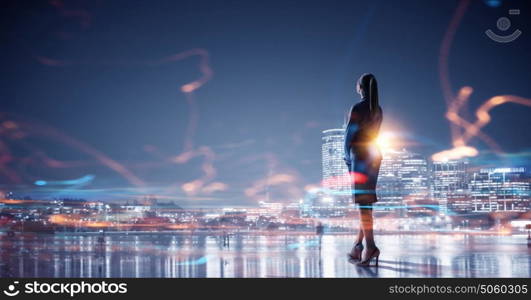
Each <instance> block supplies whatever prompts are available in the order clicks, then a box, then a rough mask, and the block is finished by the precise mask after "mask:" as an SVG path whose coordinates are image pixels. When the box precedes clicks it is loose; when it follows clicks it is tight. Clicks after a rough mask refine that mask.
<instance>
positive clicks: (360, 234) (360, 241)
mask: <svg viewBox="0 0 531 300" xmlns="http://www.w3.org/2000/svg"><path fill="white" fill-rule="evenodd" d="M363 237H364V235H363V226H362V223H361V210H360V229H359V231H358V237H357V238H356V240H355V241H354V245H358V244H361V243H362V242H363Z"/></svg>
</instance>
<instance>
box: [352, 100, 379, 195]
mask: <svg viewBox="0 0 531 300" xmlns="http://www.w3.org/2000/svg"><path fill="white" fill-rule="evenodd" d="M370 107H373V109H372V111H371V109H370ZM381 124H382V108H381V107H380V106H379V105H378V104H373V105H371V104H370V103H369V100H368V99H364V100H362V101H360V102H359V103H357V104H355V105H353V106H352V108H351V109H350V114H349V115H348V124H347V128H346V130H345V162H346V163H347V166H348V169H349V172H351V174H353V175H352V177H353V178H352V195H353V198H354V202H355V203H359V204H362V205H363V204H371V203H374V202H376V201H377V198H376V182H377V181H378V172H379V171H380V163H381V161H382V155H381V153H380V150H379V149H378V146H377V145H376V144H375V142H374V140H375V139H376V137H377V136H378V132H379V130H380V125H381Z"/></svg>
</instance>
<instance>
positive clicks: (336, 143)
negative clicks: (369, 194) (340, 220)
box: [321, 128, 351, 208]
mask: <svg viewBox="0 0 531 300" xmlns="http://www.w3.org/2000/svg"><path fill="white" fill-rule="evenodd" d="M322 142H323V144H322V149H321V150H322V164H323V188H324V189H325V191H328V192H329V193H330V194H331V196H333V202H334V203H333V204H334V205H335V206H336V207H344V208H346V207H348V206H349V205H350V204H351V196H350V193H351V179H350V176H349V175H348V169H347V166H346V164H345V161H344V159H343V158H344V157H345V150H344V147H345V146H344V143H345V129H344V128H343V129H340V128H338V129H328V130H324V131H323V136H322Z"/></svg>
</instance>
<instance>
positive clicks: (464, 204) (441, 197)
mask: <svg viewBox="0 0 531 300" xmlns="http://www.w3.org/2000/svg"><path fill="white" fill-rule="evenodd" d="M467 168H468V161H466V160H447V161H434V162H433V165H432V176H433V178H432V185H431V193H432V197H433V199H434V200H435V201H436V202H437V204H438V206H439V213H440V214H447V212H448V209H451V210H452V211H453V212H465V211H467V210H468V209H469V207H470V201H469V198H468V184H467V183H468V180H467Z"/></svg>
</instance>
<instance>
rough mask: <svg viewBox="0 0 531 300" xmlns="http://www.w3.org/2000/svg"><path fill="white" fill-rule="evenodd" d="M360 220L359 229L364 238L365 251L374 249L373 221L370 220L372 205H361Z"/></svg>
mask: <svg viewBox="0 0 531 300" xmlns="http://www.w3.org/2000/svg"><path fill="white" fill-rule="evenodd" d="M360 220H361V228H362V230H363V236H364V237H365V244H366V246H367V250H371V249H374V248H376V244H375V243H374V234H373V227H372V224H373V220H372V204H368V205H363V207H360Z"/></svg>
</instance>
